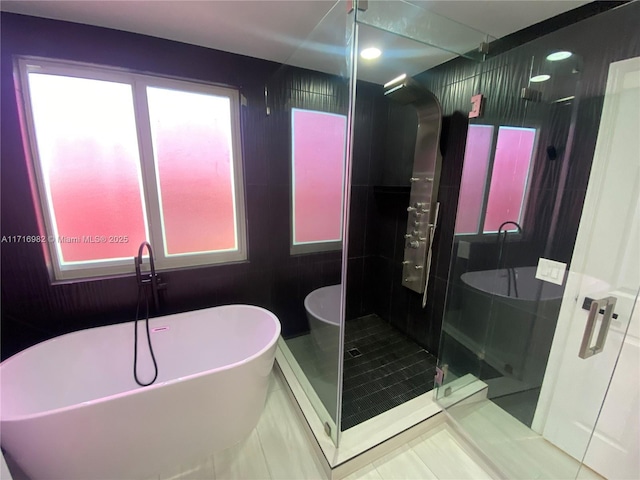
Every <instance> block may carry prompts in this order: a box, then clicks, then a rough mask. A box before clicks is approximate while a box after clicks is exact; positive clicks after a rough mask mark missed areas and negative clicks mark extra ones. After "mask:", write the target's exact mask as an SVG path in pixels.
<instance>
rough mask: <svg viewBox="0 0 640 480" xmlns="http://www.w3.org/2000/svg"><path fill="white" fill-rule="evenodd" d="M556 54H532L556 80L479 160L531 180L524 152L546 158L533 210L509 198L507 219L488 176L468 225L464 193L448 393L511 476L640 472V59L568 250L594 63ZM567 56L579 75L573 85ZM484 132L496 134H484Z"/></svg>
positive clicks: (601, 143)
mask: <svg viewBox="0 0 640 480" xmlns="http://www.w3.org/2000/svg"><path fill="white" fill-rule="evenodd" d="M544 62H545V55H542V56H538V57H537V58H536V57H534V58H533V59H532V62H531V76H532V77H534V75H535V74H536V73H541V72H540V71H541V70H543V69H547V70H549V69H553V70H552V71H551V77H552V78H553V81H552V82H549V83H546V84H544V83H543V84H534V83H529V84H528V85H527V86H526V87H525V89H522V90H521V91H520V92H513V93H514V94H515V95H519V96H521V98H522V100H523V102H524V103H523V107H522V116H521V117H520V118H521V120H520V121H519V122H517V119H515V120H514V119H513V118H511V119H508V118H505V117H506V116H503V117H502V118H500V116H499V115H498V114H496V115H494V113H495V112H492V111H488V112H487V113H486V115H485V117H484V119H483V120H484V122H483V123H485V124H486V123H488V124H489V125H490V126H491V127H493V130H492V131H491V132H488V131H481V130H480V129H479V128H478V127H477V126H474V125H471V126H470V129H469V133H468V137H467V157H466V158H465V169H467V168H468V165H467V163H468V162H470V161H474V162H475V163H476V164H479V163H481V162H482V161H485V162H487V163H488V164H489V168H488V171H489V172H491V173H490V175H493V176H494V177H493V178H495V173H496V169H497V168H499V167H500V165H501V163H500V162H502V160H501V155H502V154H503V153H504V151H507V152H508V153H509V155H508V157H509V159H510V160H511V162H510V163H509V162H506V163H504V164H503V167H504V170H505V171H504V172H502V175H504V176H505V178H508V179H509V180H510V182H501V183H502V184H503V185H504V184H505V183H508V184H509V185H511V186H513V184H516V186H517V185H518V181H519V179H520V178H521V173H520V168H519V163H520V162H519V161H518V158H521V157H523V152H524V153H526V151H528V150H531V151H532V154H531V159H532V162H533V165H532V167H531V170H529V173H528V178H526V180H525V188H524V190H523V192H524V193H523V194H522V205H521V209H520V211H518V209H517V208H508V207H507V208H503V212H502V214H501V215H499V216H498V218H499V221H496V220H494V219H493V217H492V215H491V197H492V194H493V191H492V190H493V188H494V182H493V181H492V180H493V179H490V180H489V179H487V180H486V182H485V185H486V188H488V189H489V192H486V191H485V192H484V197H483V198H484V203H482V209H481V216H480V219H479V221H478V226H477V229H478V230H477V231H476V232H475V234H474V235H469V234H468V232H465V231H464V230H465V226H464V225H463V223H464V222H463V221H464V220H465V215H466V214H468V210H466V211H464V212H462V211H461V210H460V208H462V207H463V206H464V204H465V202H464V198H463V193H461V196H460V201H459V209H458V223H459V225H458V226H459V229H457V232H458V235H457V238H456V242H455V247H454V260H453V261H452V268H451V277H450V282H449V287H448V298H447V307H446V311H445V318H444V324H443V335H442V341H441V350H440V365H439V366H440V368H441V370H442V374H443V377H444V378H443V379H442V381H441V385H440V387H439V388H438V391H437V399H438V401H439V402H440V403H441V404H442V405H443V406H444V407H445V408H446V410H447V412H448V413H449V415H450V416H451V418H452V419H453V420H454V423H455V424H456V425H457V426H458V428H459V429H460V431H461V432H462V433H463V434H464V435H466V437H467V438H468V439H469V440H470V441H472V442H473V443H474V444H475V445H476V446H477V447H478V448H479V449H480V450H481V451H482V452H483V453H484V454H485V455H486V456H487V458H488V459H489V461H490V462H491V463H493V465H494V466H495V467H496V469H497V470H498V471H501V472H502V473H503V474H504V475H505V476H506V477H507V478H575V477H576V476H577V475H578V474H579V472H580V477H581V478H582V477H588V478H599V476H600V475H602V476H605V477H607V478H638V475H639V474H640V468H639V466H638V454H637V452H638V430H637V428H638V386H637V384H638V382H637V378H638V364H639V362H638V357H639V355H638V347H637V346H638V343H639V342H638V338H639V337H640V334H639V332H638V330H639V329H640V326H639V325H640V322H639V321H638V315H639V313H638V308H637V299H638V291H639V288H640V269H639V268H638V265H639V264H640V259H639V257H638V249H637V245H638V244H639V243H640V236H639V233H638V230H639V220H638V218H639V216H640V215H639V214H640V210H639V209H638V208H639V207H638V198H639V193H640V191H639V188H640V187H639V186H640V178H639V166H638V160H637V158H638V157H637V152H638V151H640V144H639V143H638V138H637V137H638V135H637V130H638V125H639V118H638V112H639V111H640V103H639V99H640V90H639V88H640V82H638V81H637V77H638V75H639V74H640V67H638V60H637V59H635V60H628V61H625V62H619V63H617V64H612V66H611V70H610V73H609V82H608V84H607V95H606V97H605V103H604V110H603V116H602V120H601V124H600V125H601V126H600V130H599V134H598V141H597V146H596V152H595V156H594V161H593V167H592V170H591V176H590V179H589V185H588V189H587V197H586V200H585V204H584V208H583V211H582V217H581V220H580V221H579V228H578V234H577V240H576V242H575V248H573V256H572V257H571V258H563V257H562V254H561V253H560V252H562V251H563V250H564V251H566V249H567V247H569V251H571V248H570V247H571V246H572V245H569V246H567V245H563V242H566V240H565V238H566V237H567V235H566V228H565V227H566V225H563V224H562V222H567V218H566V217H562V216H561V215H560V213H559V212H561V211H562V210H561V206H562V203H563V202H564V203H565V204H567V202H569V203H570V202H572V201H573V200H574V198H572V197H573V195H575V188H573V189H572V188H570V187H571V186H572V185H570V183H569V180H568V178H569V172H568V169H569V163H568V161H569V157H570V153H571V145H572V141H573V138H572V135H573V133H572V132H573V129H574V126H575V122H576V115H575V112H576V102H577V99H576V97H577V93H575V92H578V91H579V89H578V88H576V84H575V81H576V80H577V78H576V74H575V72H576V71H579V70H580V69H579V68H575V62H578V65H579V62H580V60H579V58H577V57H575V56H573V59H572V60H571V62H574V65H571V64H569V63H566V64H565V65H562V64H560V63H558V64H554V65H549V64H545V63H544ZM566 66H570V67H571V68H569V69H568V70H567V73H566V75H565V78H564V80H566V81H557V80H561V79H562V77H563V72H562V69H563V68H565V67H566ZM537 70H540V71H538V72H537ZM572 76H573V77H572ZM571 78H573V82H574V83H573V87H572V88H573V91H571V90H569V91H567V88H568V85H569V84H570V82H569V81H568V80H569V79H571ZM490 93H491V92H486V94H490ZM505 126H506V127H510V128H518V129H520V130H521V131H520V133H519V138H518V139H517V141H515V142H506V141H505V140H504V138H503V142H502V144H501V142H500V129H504V128H505ZM496 129H497V130H498V132H496V131H495V130H496ZM526 129H530V130H534V131H535V134H534V138H533V140H532V141H530V139H528V138H527V136H528V135H530V134H528V133H527V130H526ZM632 130H634V131H635V132H636V133H635V134H634V133H632ZM482 134H484V135H485V136H486V135H488V136H491V135H493V137H492V139H493V140H492V141H491V140H485V143H484V144H483V143H482ZM513 134H514V132H511V135H513ZM486 144H491V145H492V146H490V147H486ZM482 145H485V147H486V149H487V150H488V153H486V152H484V153H483V151H482V148H481V147H482ZM557 145H562V146H563V148H562V149H561V148H560V147H556V146H557ZM470 147H472V148H475V156H473V155H472V154H473V153H474V152H472V151H470ZM562 150H564V151H562ZM486 157H488V158H489V160H486ZM524 158H526V155H524ZM483 159H485V160H483ZM541 159H543V160H541ZM556 160H558V162H557V163H556V164H552V163H551V162H554V161H556ZM541 162H542V163H541ZM549 165H551V166H549ZM545 168H547V169H549V171H552V173H553V174H554V176H553V177H552V178H555V179H557V180H556V183H555V184H554V188H553V189H549V188H548V184H546V185H544V184H543V183H542V181H541V179H547V180H546V181H547V182H548V178H549V176H548V175H543V174H541V173H540V169H542V170H543V172H542V173H544V169H545ZM536 169H537V170H536ZM462 183H463V184H462V188H463V189H464V188H465V186H464V183H465V175H464V173H463V180H462ZM545 187H546V188H545ZM574 187H575V186H574ZM514 192H515V193H514ZM519 192H520V190H519V189H511V191H510V193H509V195H511V196H512V197H513V196H514V195H515V196H516V197H517V196H518V195H520V193H519ZM507 198H508V195H507ZM515 204H517V202H514V205H515ZM515 206H516V207H517V205H515ZM498 210H499V209H498ZM547 215H548V220H547V221H545V218H547ZM494 221H495V224H493V225H492V224H491V222H494ZM505 222H513V223H507V224H505ZM498 223H499V225H498ZM496 225H497V227H498V228H497V231H496ZM500 227H502V228H500ZM467 229H468V228H467ZM505 231H506V233H504V232H505ZM465 234H466V235H465ZM492 234H493V235H492ZM569 238H571V237H570V236H569ZM562 260H564V263H563V262H562ZM569 262H570V267H569V268H568V271H567V270H566V269H567V263H569ZM614 369H615V373H614ZM605 395H606V401H605V400H604V399H605ZM462 400H464V401H462ZM596 422H597V425H596ZM594 431H595V433H594ZM583 459H584V464H582V461H583ZM613 459H615V460H613Z"/></svg>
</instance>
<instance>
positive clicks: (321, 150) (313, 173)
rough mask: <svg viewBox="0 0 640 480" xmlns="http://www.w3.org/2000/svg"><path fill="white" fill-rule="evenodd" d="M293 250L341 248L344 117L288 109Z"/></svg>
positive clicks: (302, 251)
mask: <svg viewBox="0 0 640 480" xmlns="http://www.w3.org/2000/svg"><path fill="white" fill-rule="evenodd" d="M291 132H292V135H291V188H292V191H291V199H292V200H291V204H292V208H291V212H292V214H291V215H292V222H291V226H292V228H291V230H292V233H291V238H292V239H291V253H293V254H296V253H310V252H319V251H326V250H339V249H340V248H342V211H343V206H344V170H345V160H346V136H347V118H346V116H344V115H337V114H333V113H325V112H316V111H312V110H302V109H298V108H294V109H292V111H291Z"/></svg>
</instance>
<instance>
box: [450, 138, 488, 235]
mask: <svg viewBox="0 0 640 480" xmlns="http://www.w3.org/2000/svg"><path fill="white" fill-rule="evenodd" d="M492 142H493V126H492V125H469V130H468V131H467V145H466V149H465V154H464V166H463V168H462V181H461V184H460V196H459V199H458V215H457V217H456V227H455V233H459V234H473V233H478V227H479V223H480V215H481V213H482V205H483V199H484V189H485V184H486V180H487V170H488V168H489V159H490V157H491V146H492Z"/></svg>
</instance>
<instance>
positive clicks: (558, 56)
mask: <svg viewBox="0 0 640 480" xmlns="http://www.w3.org/2000/svg"><path fill="white" fill-rule="evenodd" d="M571 55H573V53H571V52H567V51H564V50H563V51H560V52H553V53H550V54H549V55H547V60H549V61H550V62H557V61H559V60H565V59H567V58H569V57H570V56H571Z"/></svg>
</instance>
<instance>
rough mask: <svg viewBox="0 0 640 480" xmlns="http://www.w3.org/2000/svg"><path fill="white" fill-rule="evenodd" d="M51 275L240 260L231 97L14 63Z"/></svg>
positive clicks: (195, 86) (242, 240)
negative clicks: (147, 259)
mask: <svg viewBox="0 0 640 480" xmlns="http://www.w3.org/2000/svg"><path fill="white" fill-rule="evenodd" d="M17 66H18V71H19V75H20V90H21V93H22V99H23V109H24V119H25V126H26V132H25V133H26V135H27V137H28V140H29V142H28V143H29V146H30V150H31V152H30V153H31V159H32V165H33V170H32V171H33V173H34V180H35V182H34V184H35V188H36V189H37V196H38V198H39V201H40V209H41V212H42V220H43V224H44V230H45V231H44V232H42V236H41V237H40V238H41V239H42V240H41V241H42V242H46V244H47V248H48V251H49V257H50V259H51V266H52V271H53V273H54V278H55V279H56V280H66V279H77V278H89V277H99V276H105V275H114V274H120V273H127V272H131V271H133V260H132V258H133V257H134V256H135V255H136V254H137V251H138V246H139V245H140V243H141V242H143V241H149V242H150V243H151V244H152V246H153V247H154V256H155V263H156V267H157V268H158V269H169V268H180V267H189V266H199V265H210V264H216V263H223V262H232V261H240V260H244V259H246V228H245V212H244V192H243V181H242V156H241V146H240V121H239V109H240V106H239V104H240V102H239V92H238V91H237V90H235V89H232V88H226V87H219V86H212V85H207V84H201V83H195V82H187V81H182V80H173V79H168V78H162V77H154V76H150V75H141V74H134V73H130V72H126V71H121V70H116V69H110V68H107V67H104V68H102V67H98V66H89V65H80V64H74V63H67V62H58V61H52V60H43V59H34V58H21V59H19V60H18V62H17Z"/></svg>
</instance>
